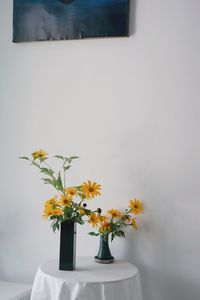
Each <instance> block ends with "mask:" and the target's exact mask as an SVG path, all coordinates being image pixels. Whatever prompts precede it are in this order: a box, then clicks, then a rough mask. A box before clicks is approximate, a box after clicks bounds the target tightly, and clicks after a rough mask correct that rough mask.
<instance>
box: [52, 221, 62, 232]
mask: <svg viewBox="0 0 200 300" xmlns="http://www.w3.org/2000/svg"><path fill="white" fill-rule="evenodd" d="M52 228H53V232H54V233H55V232H56V230H59V229H60V225H59V223H58V221H56V222H55V223H53V224H52Z"/></svg>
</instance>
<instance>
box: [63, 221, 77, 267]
mask: <svg viewBox="0 0 200 300" xmlns="http://www.w3.org/2000/svg"><path fill="white" fill-rule="evenodd" d="M75 265H76V223H75V222H72V221H64V222H62V223H61V228H60V260H59V270H68V271H72V270H74V269H75Z"/></svg>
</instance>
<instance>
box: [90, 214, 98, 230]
mask: <svg viewBox="0 0 200 300" xmlns="http://www.w3.org/2000/svg"><path fill="white" fill-rule="evenodd" d="M88 222H89V223H90V224H91V225H92V226H93V227H95V226H97V224H98V223H99V216H97V215H95V214H94V213H92V214H91V215H90V216H89V221H88Z"/></svg>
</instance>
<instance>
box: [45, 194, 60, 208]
mask: <svg viewBox="0 0 200 300" xmlns="http://www.w3.org/2000/svg"><path fill="white" fill-rule="evenodd" d="M57 205H59V201H58V200H57V196H54V197H52V198H50V199H49V200H47V201H46V202H45V206H51V207H53V208H55V207H56V206H57Z"/></svg>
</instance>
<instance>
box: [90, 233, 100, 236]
mask: <svg viewBox="0 0 200 300" xmlns="http://www.w3.org/2000/svg"><path fill="white" fill-rule="evenodd" d="M88 234H89V235H91V236H98V235H99V233H96V232H89V233H88Z"/></svg>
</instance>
